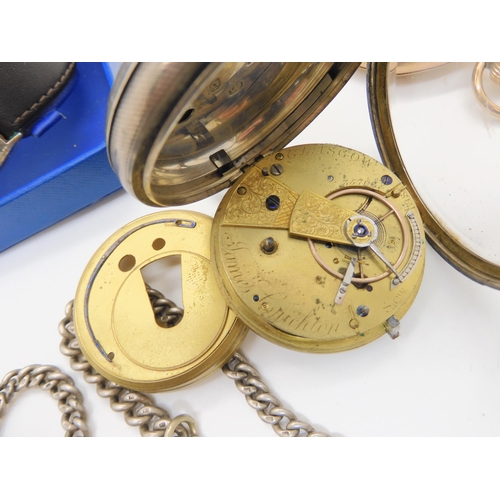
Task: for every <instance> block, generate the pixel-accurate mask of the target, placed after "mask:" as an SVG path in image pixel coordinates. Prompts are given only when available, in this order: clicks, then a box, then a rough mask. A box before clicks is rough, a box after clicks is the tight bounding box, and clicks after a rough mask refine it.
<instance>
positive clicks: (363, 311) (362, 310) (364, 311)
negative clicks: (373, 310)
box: [356, 306, 370, 318]
mask: <svg viewBox="0 0 500 500" xmlns="http://www.w3.org/2000/svg"><path fill="white" fill-rule="evenodd" d="M356 312H357V314H358V316H361V317H362V318H364V317H365V316H368V313H369V312H370V308H369V307H368V306H358V308H357V309H356Z"/></svg>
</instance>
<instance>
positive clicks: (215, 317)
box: [74, 211, 246, 392]
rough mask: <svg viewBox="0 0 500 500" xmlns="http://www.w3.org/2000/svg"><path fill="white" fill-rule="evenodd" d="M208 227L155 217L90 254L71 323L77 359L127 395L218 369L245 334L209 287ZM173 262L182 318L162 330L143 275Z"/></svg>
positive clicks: (183, 217)
mask: <svg viewBox="0 0 500 500" xmlns="http://www.w3.org/2000/svg"><path fill="white" fill-rule="evenodd" d="M211 227H212V219H211V218H210V217H208V216H206V215H203V214H198V213H195V212H188V211H182V212H181V211H167V212H158V213H156V214H152V215H148V216H146V217H142V218H141V219H138V220H136V221H133V222H131V223H129V224H127V225H126V226H124V227H123V228H122V229H120V230H119V231H117V232H116V233H115V234H114V235H112V236H111V237H110V238H109V239H108V240H107V241H106V242H105V243H104V244H103V245H102V246H101V247H100V248H99V250H98V251H97V252H96V253H95V255H94V256H93V257H92V259H91V261H90V263H89V264H88V266H87V268H86V269H85V271H84V273H83V276H82V278H81V281H80V284H79V286H78V291H77V294H76V298H75V306H74V307H75V310H74V317H75V325H76V334H77V337H78V342H79V343H80V346H81V348H82V351H83V353H84V354H85V356H86V357H87V359H88V360H89V362H90V364H91V365H92V366H93V367H94V368H95V369H96V370H97V371H98V372H99V373H101V374H102V375H104V376H105V377H107V378H108V379H110V380H113V381H114V382H116V383H118V384H120V385H123V386H124V387H128V388H130V389H138V390H144V391H148V392H153V391H161V390H168V389H173V388H176V387H181V386H184V385H187V384H189V383H191V382H194V381H195V380H197V379H199V378H201V377H202V376H204V375H206V374H208V373H210V372H211V371H213V370H215V369H216V368H219V367H220V366H222V365H223V364H224V363H225V362H226V361H227V360H228V359H229V357H230V356H231V355H232V354H233V352H234V351H235V350H236V349H237V347H238V345H239V344H240V342H241V341H242V340H243V338H244V336H245V333H246V327H245V326H244V325H243V323H242V322H241V321H239V320H238V319H237V318H236V316H235V314H234V313H233V312H232V311H231V310H229V309H228V307H227V304H226V302H225V300H224V298H223V296H222V294H221V293H220V291H219V288H218V286H217V282H216V281H215V278H214V275H213V268H212V265H211V262H210V249H209V246H210V243H209V241H210V231H211ZM174 255H177V256H178V255H180V257H181V271H182V297H183V304H184V309H185V311H184V316H183V318H182V320H181V321H180V322H179V323H178V324H176V325H175V326H172V327H170V328H165V327H164V326H161V325H160V324H158V323H157V322H156V320H155V314H154V311H153V308H152V305H151V302H150V299H149V296H148V293H147V291H146V284H145V282H144V279H143V277H142V274H141V269H142V268H144V267H145V266H146V265H148V264H150V263H151V262H154V261H156V260H158V259H161V258H163V257H168V256H174ZM167 298H168V297H167Z"/></svg>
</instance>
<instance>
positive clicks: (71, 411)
mask: <svg viewBox="0 0 500 500" xmlns="http://www.w3.org/2000/svg"><path fill="white" fill-rule="evenodd" d="M147 292H148V294H149V297H150V301H151V306H152V307H153V310H154V312H155V316H156V318H157V321H158V322H159V323H160V324H164V325H165V326H166V327H171V326H174V325H176V324H177V323H179V321H180V320H181V319H182V316H183V314H184V311H183V310H182V309H180V308H179V307H177V306H176V305H175V304H174V303H173V302H172V301H170V300H168V299H166V298H165V297H164V296H163V295H162V294H161V293H160V292H158V291H157V290H154V289H153V288H150V287H147ZM59 333H60V334H61V336H62V340H61V343H60V346H59V349H60V351H61V353H62V354H64V355H65V356H68V357H69V358H70V365H71V368H73V370H75V371H80V372H83V377H84V379H85V380H86V381H87V382H88V383H90V384H95V385H96V390H97V394H99V396H101V397H103V398H109V400H110V406H111V409H112V410H114V411H116V412H123V414H124V418H125V421H126V422H127V424H128V425H131V426H136V427H139V430H140V433H141V436H144V437H163V436H179V437H193V436H197V435H198V431H197V428H196V424H195V422H194V420H193V418H192V417H191V416H189V415H178V416H177V417H174V418H170V415H169V414H168V412H167V411H166V410H164V409H163V408H161V407H159V406H156V405H155V404H154V401H153V400H152V399H151V398H149V397H148V396H146V395H145V394H143V393H141V392H137V391H132V390H130V389H126V388H124V387H122V386H120V385H118V384H116V383H114V382H111V381H110V380H107V379H106V378H105V377H103V376H102V375H100V374H99V373H98V372H97V371H96V370H95V369H94V368H92V366H91V365H90V363H89V362H88V361H87V359H86V358H85V356H84V354H83V353H82V351H81V349H80V346H79V344H78V340H77V338H76V336H75V326H74V322H73V301H71V302H69V303H68V305H67V306H66V309H65V316H64V318H63V319H62V321H61V322H60V323H59ZM222 371H223V373H224V374H225V375H226V376H227V377H229V378H230V379H232V380H234V381H235V384H236V387H237V388H238V390H239V391H240V392H241V393H243V394H244V395H245V398H246V400H247V403H248V404H249V405H250V406H251V407H252V408H253V409H254V410H256V411H257V414H258V415H259V417H260V419H261V420H262V421H263V422H266V423H267V424H270V425H271V426H272V428H273V429H274V431H275V432H276V434H278V436H280V437H318V436H321V437H327V436H329V435H328V434H325V433H322V432H318V431H316V430H315V429H314V428H313V427H312V426H311V425H310V424H308V423H306V422H302V421H300V420H297V417H296V416H295V414H294V413H293V412H292V411H290V410H287V409H286V408H283V407H282V405H281V402H280V401H279V399H278V398H276V397H275V396H273V395H272V394H270V393H269V390H268V388H267V386H266V384H265V383H264V382H263V381H262V380H261V379H260V375H259V372H258V371H257V370H256V369H255V368H254V367H253V366H251V365H250V364H249V363H248V362H247V360H246V359H245V357H244V356H243V355H242V354H241V353H239V352H236V353H235V354H234V355H233V357H232V358H231V359H230V360H229V361H228V362H227V363H226V364H225V365H224V367H223V368H222ZM35 386H38V387H41V388H42V389H45V390H49V391H50V393H51V395H52V397H53V398H55V399H57V400H58V402H59V409H60V410H61V412H62V413H63V416H62V426H63V428H64V429H65V430H66V434H65V435H66V436H88V435H89V431H88V428H87V424H86V413H85V410H84V408H83V396H82V394H81V393H80V391H79V390H78V389H77V388H76V387H75V384H74V382H73V380H72V379H71V377H69V376H68V375H66V374H64V373H62V372H61V371H60V370H59V369H57V368H56V367H54V366H49V365H30V366H27V367H25V368H23V369H22V370H13V371H11V372H9V373H7V374H6V375H5V377H4V378H3V380H2V382H1V383H0V418H2V416H3V415H4V414H5V411H6V409H7V405H8V403H9V402H10V400H11V399H12V397H13V395H14V394H15V393H16V392H19V391H21V390H23V389H25V388H28V387H35Z"/></svg>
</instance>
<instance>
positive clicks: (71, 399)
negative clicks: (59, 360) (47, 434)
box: [0, 365, 89, 437]
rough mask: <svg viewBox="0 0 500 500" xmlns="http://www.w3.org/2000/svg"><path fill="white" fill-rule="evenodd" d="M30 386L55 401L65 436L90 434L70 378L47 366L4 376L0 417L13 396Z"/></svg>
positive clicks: (77, 394)
mask: <svg viewBox="0 0 500 500" xmlns="http://www.w3.org/2000/svg"><path fill="white" fill-rule="evenodd" d="M31 387H40V388H42V389H44V390H46V391H49V392H50V394H51V396H52V397H53V398H54V399H56V400H57V402H58V404H59V410H60V411H61V413H62V417H61V425H62V427H63V429H64V430H65V431H66V434H65V436H66V437H81V436H88V435H89V430H88V427H87V422H86V420H87V415H86V413H85V409H84V408H83V396H82V393H81V392H80V391H79V390H78V389H77V388H76V387H75V383H74V382H73V379H72V378H71V377H69V376H68V375H66V374H64V373H62V372H61V371H60V370H59V369H57V368H56V367H55V366H50V365H29V366H26V367H25V368H23V369H21V370H13V371H11V372H9V373H7V374H6V375H5V376H4V378H3V379H2V381H1V382H0V418H2V417H3V416H4V415H5V412H6V411H7V405H8V404H9V403H10V402H11V400H12V398H13V396H14V394H16V393H18V392H21V391H23V390H24V389H29V388H31Z"/></svg>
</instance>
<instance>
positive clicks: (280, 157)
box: [275, 153, 284, 160]
mask: <svg viewBox="0 0 500 500" xmlns="http://www.w3.org/2000/svg"><path fill="white" fill-rule="evenodd" d="M275 158H276V159H277V160H282V159H283V158H284V156H283V153H276V156H275Z"/></svg>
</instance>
